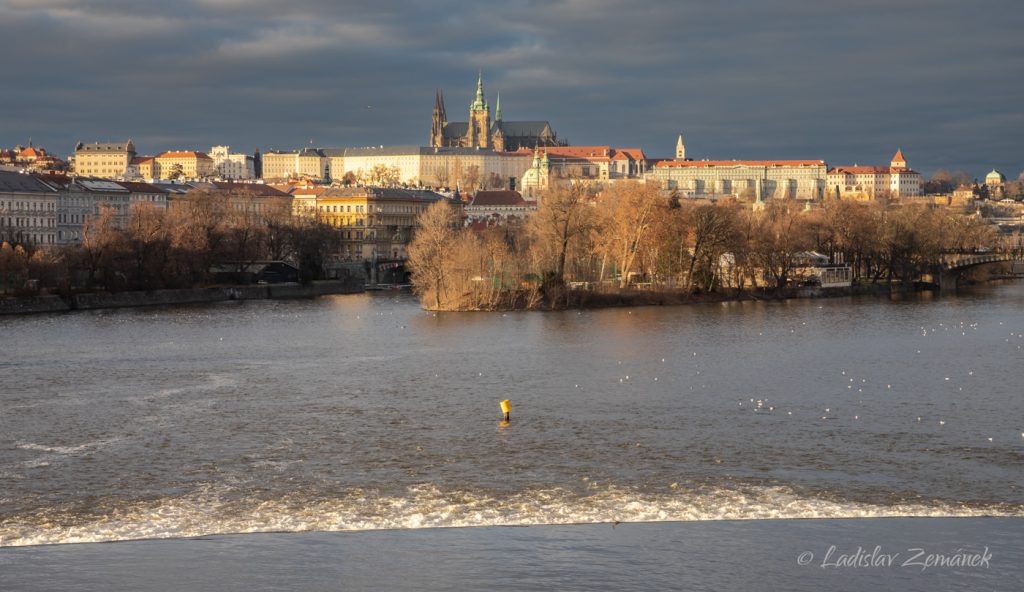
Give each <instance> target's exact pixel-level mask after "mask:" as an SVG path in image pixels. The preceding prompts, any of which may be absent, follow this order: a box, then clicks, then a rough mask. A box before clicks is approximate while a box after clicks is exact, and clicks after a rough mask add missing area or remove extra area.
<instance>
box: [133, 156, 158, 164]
mask: <svg viewBox="0 0 1024 592" xmlns="http://www.w3.org/2000/svg"><path fill="white" fill-rule="evenodd" d="M152 160H153V157H152V156H136V157H135V158H133V159H132V164H145V163H147V162H152Z"/></svg>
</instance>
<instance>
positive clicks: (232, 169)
mask: <svg viewBox="0 0 1024 592" xmlns="http://www.w3.org/2000/svg"><path fill="white" fill-rule="evenodd" d="M208 154H209V156H210V158H212V159H213V168H214V170H216V172H217V176H218V177H220V178H221V179H252V178H253V177H255V176H256V168H255V166H254V163H253V158H252V156H251V155H249V154H233V153H232V152H231V147H230V146H213V147H211V148H210V152H209V153H208Z"/></svg>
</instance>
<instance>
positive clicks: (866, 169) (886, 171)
mask: <svg viewBox="0 0 1024 592" xmlns="http://www.w3.org/2000/svg"><path fill="white" fill-rule="evenodd" d="M896 173H899V174H903V175H906V174H910V173H915V174H916V173H917V171H915V170H913V169H903V168H889V167H887V166H839V167H836V168H834V169H831V170H830V171H829V172H828V174H830V175H838V174H847V175H890V174H896Z"/></svg>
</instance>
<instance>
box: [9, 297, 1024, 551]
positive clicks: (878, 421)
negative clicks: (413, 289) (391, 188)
mask: <svg viewBox="0 0 1024 592" xmlns="http://www.w3.org/2000/svg"><path fill="white" fill-rule="evenodd" d="M1022 334H1024V285H1022V284H1021V283H1011V284H1004V285H1000V286H992V287H989V288H986V289H984V290H980V291H977V292H975V293H972V294H965V295H960V296H958V297H950V298H945V297H944V298H941V299H938V298H935V299H925V300H920V299H914V300H911V301H906V302H902V303H890V302H887V301H881V300H875V299H865V300H850V299H837V300H806V301H791V302H786V303H742V304H737V303H732V304H724V305H700V306H691V307H666V308H638V309H609V310H599V311H582V312H577V311H570V312H564V313H551V314H539V313H516V314H511V313H510V314H500V313H498V314H484V313H469V314H443V315H434V314H432V313H427V312H424V311H422V310H420V309H419V307H418V305H417V303H416V301H415V300H414V299H412V298H411V297H408V296H393V295H357V296H341V297H332V298H322V299H319V300H313V301H282V302H269V301H265V302H246V303H223V304H219V305H215V306H209V307H186V308H166V309H145V310H121V311H102V312H95V313H78V314H68V315H54V316H34V317H22V318H3V319H0V335H3V343H4V345H5V347H4V353H3V355H2V357H0V545H2V546H10V545H26V544H38V543H59V542H81V541H105V540H123V539H134V538H145V537H180V536H191V535H197V534H207V533H227V532H255V531H302V530H350V529H351V530H361V529H388V528H417V527H426V526H472V525H486V524H549V523H573V522H601V521H615V520H619V521H663V520H705V519H723V518H737V519H745V518H751V519H755V518H799V517H858V516H963V515H1008V516H1022V515H1024V471H1022V470H1021V468H1022V466H1024V462H1022V461H1024V404H1022V398H1021V395H1020V393H1021V392H1022V383H1024V366H1022V362H1024V352H1022V348H1024V336H1022ZM505 398H510V399H511V400H512V403H513V406H514V409H513V412H512V424H511V425H509V426H505V427H502V426H500V425H498V420H499V419H500V410H499V408H498V401H499V400H501V399H505ZM759 401H760V403H759Z"/></svg>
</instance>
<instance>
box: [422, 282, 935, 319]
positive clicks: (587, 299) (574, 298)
mask: <svg viewBox="0 0 1024 592" xmlns="http://www.w3.org/2000/svg"><path fill="white" fill-rule="evenodd" d="M938 290H939V288H938V286H936V285H934V284H929V283H923V282H921V283H915V284H914V285H912V286H910V287H908V288H903V287H901V286H900V285H898V284H896V285H890V284H857V285H853V286H849V287H843V288H822V287H818V286H805V287H800V288H787V289H785V290H776V289H758V290H736V289H724V290H719V291H715V292H698V293H694V292H687V291H684V290H658V289H631V288H626V289H616V290H580V289H567V290H565V291H564V292H562V293H561V294H550V295H547V297H545V295H543V294H538V293H537V292H535V291H525V290H523V291H519V292H516V293H506V294H503V295H502V296H501V297H500V298H497V299H494V300H492V301H491V302H488V303H486V304H484V305H482V306H465V307H452V308H445V307H442V308H440V309H435V308H432V307H430V306H427V305H426V304H425V303H424V302H423V299H422V297H421V299H420V303H421V305H422V306H423V308H424V309H426V310H429V311H437V312H440V311H445V312H511V311H548V312H551V311H558V310H574V309H599V308H617V307H635V306H681V305H687V304H708V303H721V302H750V301H753V302H761V301H783V300H794V299H807V298H840V297H847V296H896V295H902V294H907V293H916V292H932V291H935V292H937V291H938ZM464 301H467V302H473V301H474V299H472V298H466V299H464Z"/></svg>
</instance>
